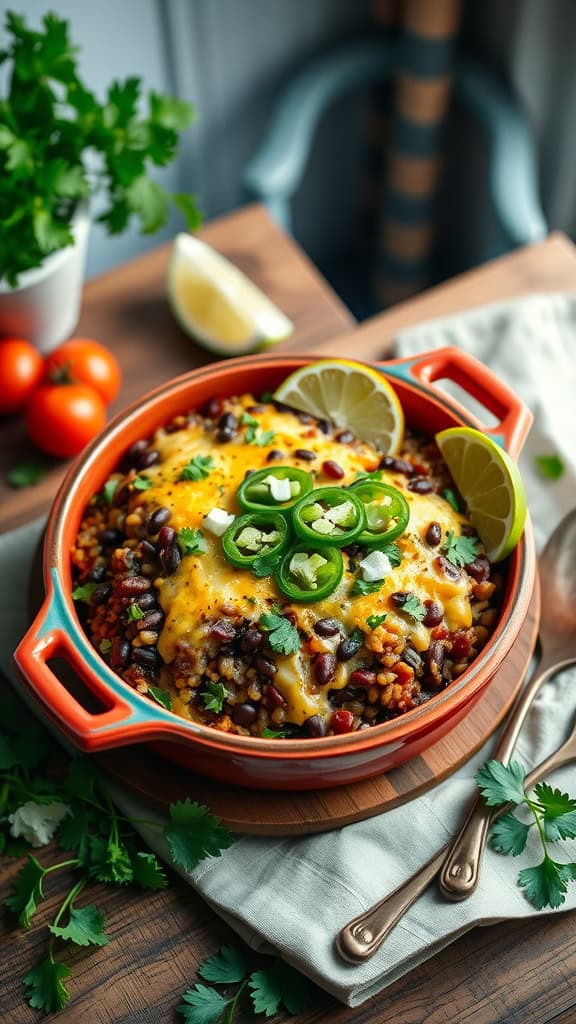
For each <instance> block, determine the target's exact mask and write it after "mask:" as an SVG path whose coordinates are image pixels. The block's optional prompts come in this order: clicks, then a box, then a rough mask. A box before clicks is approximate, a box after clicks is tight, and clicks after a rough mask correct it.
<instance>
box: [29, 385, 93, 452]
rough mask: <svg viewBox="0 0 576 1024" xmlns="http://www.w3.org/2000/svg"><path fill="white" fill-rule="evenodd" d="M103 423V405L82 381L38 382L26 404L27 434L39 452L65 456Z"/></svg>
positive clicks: (81, 447) (81, 444)
mask: <svg viewBox="0 0 576 1024" xmlns="http://www.w3.org/2000/svg"><path fill="white" fill-rule="evenodd" d="M105 423H106V406H105V405H104V402H103V401H102V398H101V397H100V395H99V394H98V392H97V391H94V388H89V387H87V386H86V384H42V385H41V386H40V387H39V388H36V391H35V392H34V394H33V395H32V397H31V398H30V401H29V402H28V405H27V407H26V428H27V430H28V436H29V437H30V439H31V440H32V441H33V442H34V444H35V445H37V447H38V448H40V449H41V450H42V451H43V452H48V454H49V455H58V456H60V457H61V458H68V457H69V456H71V455H77V454H78V452H81V451H82V449H83V448H84V446H85V445H87V444H88V441H91V440H92V438H93V437H95V436H96V434H98V433H99V432H100V431H101V430H102V427H103V426H104V424H105Z"/></svg>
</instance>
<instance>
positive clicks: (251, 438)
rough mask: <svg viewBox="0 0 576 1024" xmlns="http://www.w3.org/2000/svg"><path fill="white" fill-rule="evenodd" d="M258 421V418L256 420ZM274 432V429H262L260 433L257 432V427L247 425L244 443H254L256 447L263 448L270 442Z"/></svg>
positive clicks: (274, 434) (274, 435)
mask: <svg viewBox="0 0 576 1024" xmlns="http://www.w3.org/2000/svg"><path fill="white" fill-rule="evenodd" d="M256 423H258V420H256ZM275 437H276V433H275V431H274V430H263V431H262V432H261V433H259V432H258V427H255V426H251V427H248V430H247V431H246V434H245V435H244V440H245V441H246V444H255V445H256V446H257V447H258V448H265V447H266V446H267V445H269V444H272V442H273V440H274V438H275Z"/></svg>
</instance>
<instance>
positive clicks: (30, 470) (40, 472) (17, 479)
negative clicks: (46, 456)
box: [6, 459, 48, 488]
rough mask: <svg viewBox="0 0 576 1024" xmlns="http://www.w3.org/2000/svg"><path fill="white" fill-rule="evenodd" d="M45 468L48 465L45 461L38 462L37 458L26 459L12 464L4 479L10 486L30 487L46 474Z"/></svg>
mask: <svg viewBox="0 0 576 1024" xmlns="http://www.w3.org/2000/svg"><path fill="white" fill-rule="evenodd" d="M47 470H48V466H47V464H46V463H45V462H40V461H39V460H38V459H27V460H26V461H25V462H21V463H20V464H19V465H18V466H13V468H12V469H11V470H10V472H9V473H8V475H7V477H6V480H7V482H8V483H9V484H10V487H14V488H21V487H31V486H32V485H33V484H37V483H38V482H39V481H40V480H42V477H44V476H46V472H47Z"/></svg>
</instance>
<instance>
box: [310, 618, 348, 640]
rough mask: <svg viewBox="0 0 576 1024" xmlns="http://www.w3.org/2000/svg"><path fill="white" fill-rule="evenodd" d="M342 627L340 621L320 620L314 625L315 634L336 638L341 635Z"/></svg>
mask: <svg viewBox="0 0 576 1024" xmlns="http://www.w3.org/2000/svg"><path fill="white" fill-rule="evenodd" d="M341 629H342V626H341V625H340V623H339V621H338V619H318V620H317V621H316V622H315V623H314V632H315V633H316V635H317V636H323V637H327V636H336V634H337V633H340V631H341Z"/></svg>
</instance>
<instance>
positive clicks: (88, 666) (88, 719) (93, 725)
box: [14, 569, 185, 752]
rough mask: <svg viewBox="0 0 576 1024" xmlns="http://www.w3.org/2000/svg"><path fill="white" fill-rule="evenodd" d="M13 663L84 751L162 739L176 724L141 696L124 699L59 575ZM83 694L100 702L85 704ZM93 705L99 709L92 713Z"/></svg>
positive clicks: (169, 715) (118, 685)
mask: <svg viewBox="0 0 576 1024" xmlns="http://www.w3.org/2000/svg"><path fill="white" fill-rule="evenodd" d="M56 658H63V659H64V660H65V661H66V662H67V663H68V665H69V666H70V668H71V669H72V670H73V672H74V675H75V676H76V677H77V683H78V685H76V684H75V685H74V692H71V691H70V690H69V689H68V688H67V686H65V685H64V683H63V682H62V681H61V680H60V679H59V678H58V675H57V670H56V671H54V670H53V668H52V666H51V664H50V663H51V662H52V661H53V659H56ZM14 662H15V665H16V668H17V670H18V673H19V675H20V678H21V679H22V681H23V682H24V684H25V685H26V686H27V688H28V689H29V691H30V693H31V694H32V696H33V697H34V698H35V699H36V700H37V701H39V702H41V703H42V705H43V706H44V709H45V711H46V712H47V713H48V715H49V717H50V718H51V719H52V721H54V722H55V724H57V725H58V727H59V728H60V729H62V731H63V732H64V733H65V734H66V735H67V736H68V737H69V739H71V740H72V742H73V743H75V744H76V745H77V746H78V747H80V749H81V750H85V751H90V752H93V751H97V750H106V749H109V748H110V747H114V746H119V745H120V744H123V743H136V742H139V741H141V740H142V739H143V738H144V736H146V738H148V737H150V735H151V733H152V732H153V731H154V730H155V728H156V727H159V729H158V734H159V735H161V734H162V731H163V730H165V728H166V724H172V723H173V715H171V714H170V713H169V712H168V711H166V710H164V708H162V707H160V706H156V705H155V704H153V703H152V701H150V700H149V699H148V698H145V697H142V696H141V695H140V694H138V693H136V692H134V693H130V694H129V696H126V695H125V693H124V692H123V691H124V689H125V687H124V686H123V685H122V683H121V681H120V679H119V678H118V676H116V674H115V673H114V672H112V670H111V669H109V668H108V666H107V665H106V664H105V663H103V662H102V661H101V660H100V658H99V657H98V655H97V653H96V651H95V650H94V648H93V647H92V646H91V644H89V643H88V641H87V640H86V638H85V637H84V636H83V634H82V632H81V630H80V628H79V626H78V623H77V622H75V620H74V619H73V618H72V616H71V614H70V612H69V610H68V608H67V606H66V603H65V601H64V598H63V592H62V584H61V581H60V579H59V575H58V573H57V570H56V569H52V573H51V583H50V587H49V590H48V593H47V596H46V599H45V601H44V604H43V605H42V608H41V609H40V611H39V612H38V615H37V616H36V618H35V620H34V622H33V623H32V625H31V627H30V629H29V630H28V632H27V633H26V635H25V636H24V638H23V639H22V640H21V641H20V644H19V645H18V647H17V648H16V651H15V652H14ZM82 688H83V689H84V692H87V693H88V695H92V698H96V701H94V700H91V701H86V700H85V699H84V698H83V697H82V696H81V694H82ZM77 694H78V695H77ZM83 699H84V703H82V700H83ZM94 703H97V705H99V706H98V707H96V709H95V710H90V707H91V706H92V705H94ZM85 705H87V706H85ZM184 724H185V723H184Z"/></svg>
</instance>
